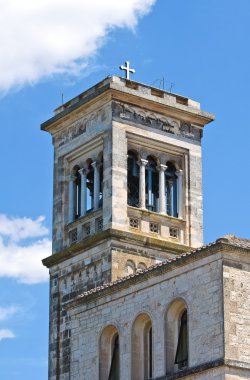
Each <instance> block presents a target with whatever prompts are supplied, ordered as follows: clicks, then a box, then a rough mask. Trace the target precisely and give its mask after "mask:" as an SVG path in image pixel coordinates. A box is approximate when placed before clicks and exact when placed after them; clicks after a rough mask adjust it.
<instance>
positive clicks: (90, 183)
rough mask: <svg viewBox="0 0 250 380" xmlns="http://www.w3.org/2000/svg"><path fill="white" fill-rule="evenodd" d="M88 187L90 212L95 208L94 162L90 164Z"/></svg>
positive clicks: (88, 208) (88, 209) (87, 208)
mask: <svg viewBox="0 0 250 380" xmlns="http://www.w3.org/2000/svg"><path fill="white" fill-rule="evenodd" d="M86 186H87V197H86V198H87V207H86V210H87V211H90V210H92V209H93V208H94V168H93V166H92V161H90V162H89V164H88V171H87V179H86Z"/></svg>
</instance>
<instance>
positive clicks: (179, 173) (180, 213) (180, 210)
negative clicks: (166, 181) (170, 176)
mask: <svg viewBox="0 0 250 380" xmlns="http://www.w3.org/2000/svg"><path fill="white" fill-rule="evenodd" d="M175 174H176V175H177V177H178V184H177V189H178V197H177V207H178V218H181V219H183V196H182V178H183V170H181V169H180V170H177V172H176V173H175Z"/></svg>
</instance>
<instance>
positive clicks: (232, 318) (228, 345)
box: [223, 264, 250, 368]
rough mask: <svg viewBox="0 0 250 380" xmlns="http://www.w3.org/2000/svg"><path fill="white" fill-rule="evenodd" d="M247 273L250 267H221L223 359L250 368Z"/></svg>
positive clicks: (248, 279)
mask: <svg viewBox="0 0 250 380" xmlns="http://www.w3.org/2000/svg"><path fill="white" fill-rule="evenodd" d="M234 265H235V264H234ZM238 265H240V266H242V264H238ZM236 266H237V265H236ZM249 272H250V267H249V268H248V271H247V270H243V269H239V268H237V267H236V268H233V267H229V266H227V265H225V266H224V267H223V281H224V314H225V357H226V358H227V359H230V360H234V361H239V362H241V363H246V364H248V365H249V368H250V273H249Z"/></svg>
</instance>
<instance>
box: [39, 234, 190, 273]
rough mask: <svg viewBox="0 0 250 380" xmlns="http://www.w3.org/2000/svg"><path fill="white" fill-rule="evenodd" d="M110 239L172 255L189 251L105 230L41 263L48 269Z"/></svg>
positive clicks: (172, 245)
mask: <svg viewBox="0 0 250 380" xmlns="http://www.w3.org/2000/svg"><path fill="white" fill-rule="evenodd" d="M112 238H113V239H115V240H119V241H123V240H125V241H129V242H130V243H131V244H138V245H141V246H143V247H149V248H155V249H162V250H164V251H166V252H170V253H173V254H174V253H175V254H180V253H183V252H186V251H188V250H190V247H189V246H186V245H182V244H179V243H173V242H171V241H168V240H161V239H158V238H154V237H149V236H148V235H143V234H139V233H136V234H134V233H132V232H128V231H122V230H116V229H107V230H104V231H101V232H98V233H97V234H95V235H92V236H89V237H88V238H86V239H83V240H81V241H79V242H77V243H74V244H71V245H70V246H69V247H67V248H65V249H63V250H62V251H60V252H58V253H54V254H52V255H51V256H49V257H47V258H45V259H43V260H42V263H43V265H45V266H46V267H47V268H50V267H52V266H53V265H57V264H59V263H61V262H63V261H65V260H67V259H69V258H71V257H74V256H76V255H78V254H79V253H81V252H82V251H83V250H87V249H90V248H92V247H94V246H95V245H96V244H101V243H102V242H104V241H105V240H107V239H112Z"/></svg>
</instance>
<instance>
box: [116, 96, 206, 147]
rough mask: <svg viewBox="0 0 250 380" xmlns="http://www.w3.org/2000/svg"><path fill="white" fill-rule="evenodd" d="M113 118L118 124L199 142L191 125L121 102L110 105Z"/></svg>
mask: <svg viewBox="0 0 250 380" xmlns="http://www.w3.org/2000/svg"><path fill="white" fill-rule="evenodd" d="M112 114H113V118H114V119H115V120H117V121H120V122H122V121H123V122H124V121H125V122H126V123H128V124H130V123H131V124H132V125H135V126H136V125H138V124H139V125H140V126H141V125H145V126H147V127H151V128H155V129H158V130H161V131H164V132H166V133H170V134H172V135H175V136H181V137H185V138H188V139H192V140H196V141H200V139H201V131H200V130H199V128H196V127H194V126H193V125H191V124H188V123H184V122H181V121H179V120H173V119H171V118H168V117H166V116H164V115H162V114H159V113H153V112H151V111H146V110H142V109H141V108H139V107H132V106H129V105H127V104H124V103H121V102H115V101H113V103H112Z"/></svg>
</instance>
